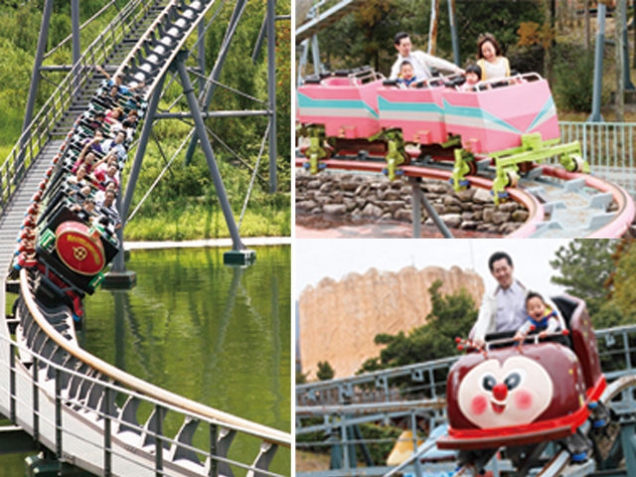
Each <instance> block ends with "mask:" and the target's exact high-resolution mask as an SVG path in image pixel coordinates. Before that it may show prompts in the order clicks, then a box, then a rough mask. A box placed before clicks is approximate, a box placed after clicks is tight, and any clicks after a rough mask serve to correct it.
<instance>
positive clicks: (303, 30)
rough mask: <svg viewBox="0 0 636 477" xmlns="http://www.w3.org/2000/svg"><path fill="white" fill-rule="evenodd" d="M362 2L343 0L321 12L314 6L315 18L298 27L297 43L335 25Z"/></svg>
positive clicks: (358, 0) (360, 0) (359, 0)
mask: <svg viewBox="0 0 636 477" xmlns="http://www.w3.org/2000/svg"><path fill="white" fill-rule="evenodd" d="M321 3H325V2H321ZM362 3H363V1H362V0H342V1H340V2H338V3H337V4H335V5H333V6H332V7H330V8H328V9H327V10H325V11H324V12H320V11H318V8H317V7H314V8H315V9H316V10H315V15H314V18H312V19H310V20H309V21H307V22H305V23H303V24H302V25H300V26H299V27H298V28H296V35H295V39H296V43H300V42H301V41H303V40H305V39H306V38H309V37H311V36H313V35H315V34H316V33H318V32H319V31H321V30H324V29H325V28H327V27H329V26H330V25H333V24H334V23H336V22H337V21H338V20H340V19H341V18H342V17H344V16H345V15H348V14H349V13H351V12H352V11H353V10H354V9H355V8H356V7H357V6H358V5H361V4H362Z"/></svg>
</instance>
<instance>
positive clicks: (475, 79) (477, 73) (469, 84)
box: [460, 64, 481, 91]
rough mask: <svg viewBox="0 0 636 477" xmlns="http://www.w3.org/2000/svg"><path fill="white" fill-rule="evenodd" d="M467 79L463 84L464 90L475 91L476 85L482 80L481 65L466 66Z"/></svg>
mask: <svg viewBox="0 0 636 477" xmlns="http://www.w3.org/2000/svg"><path fill="white" fill-rule="evenodd" d="M464 76H465V77H466V81H465V82H464V84H463V85H462V86H461V88H460V89H461V90H462V91H474V90H475V85H476V84H477V83H479V82H480V81H481V68H480V67H479V65H475V64H472V65H468V67H466V74H465V75H464Z"/></svg>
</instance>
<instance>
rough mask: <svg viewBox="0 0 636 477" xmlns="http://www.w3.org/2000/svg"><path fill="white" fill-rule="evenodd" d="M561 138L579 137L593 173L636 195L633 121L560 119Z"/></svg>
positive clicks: (572, 139) (635, 153)
mask: <svg viewBox="0 0 636 477" xmlns="http://www.w3.org/2000/svg"><path fill="white" fill-rule="evenodd" d="M559 124H560V127H561V139H562V140H563V141H564V142H571V141H579V142H580V143H581V151H582V153H583V158H584V159H586V160H587V162H588V163H589V165H590V168H591V169H592V174H594V175H596V176H598V177H601V178H603V179H606V180H608V181H610V182H613V183H615V184H618V185H620V186H621V187H623V188H624V189H625V190H627V192H628V193H629V194H630V195H631V196H632V197H636V168H635V167H636V164H635V160H636V123H587V122H575V121H560V122H559Z"/></svg>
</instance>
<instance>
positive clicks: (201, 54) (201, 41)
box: [197, 22, 205, 91]
mask: <svg viewBox="0 0 636 477" xmlns="http://www.w3.org/2000/svg"><path fill="white" fill-rule="evenodd" d="M197 34H198V38H197V42H198V43H197V45H198V46H197V58H198V61H199V70H200V71H201V76H200V77H199V91H203V89H204V88H205V25H204V22H199V25H198V26H197Z"/></svg>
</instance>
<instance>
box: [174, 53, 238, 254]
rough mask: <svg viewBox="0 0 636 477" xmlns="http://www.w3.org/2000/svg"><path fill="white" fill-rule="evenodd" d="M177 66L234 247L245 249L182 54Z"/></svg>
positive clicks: (235, 248) (177, 59)
mask: <svg viewBox="0 0 636 477" xmlns="http://www.w3.org/2000/svg"><path fill="white" fill-rule="evenodd" d="M176 67H177V70H178V71H179V78H180V80H181V85H182V86H183V92H184V94H185V96H186V99H187V100H188V105H189V107H190V111H191V112H192V116H193V119H194V123H195V127H196V130H197V132H198V134H199V139H200V140H201V148H202V149H203V153H204V154H205V159H206V161H207V163H208V167H209V168H210V173H211V174H212V181H213V182H214V187H215V188H216V194H217V196H218V197H219V202H220V203H221V209H222V211H223V215H224V217H225V222H226V224H227V227H228V229H229V232H230V236H231V237H232V249H233V250H245V245H243V242H242V241H241V237H240V236H239V232H238V227H237V226H236V221H235V220H234V214H233V213H232V208H231V207H230V201H229V200H228V198H227V193H226V192H225V186H224V185H223V180H222V179H221V174H220V172H219V168H218V166H217V164H216V159H215V157H214V151H213V150H212V146H211V145H210V140H209V139H208V136H207V133H206V130H205V123H204V122H203V117H202V116H201V110H200V108H199V102H198V101H197V98H196V96H195V94H194V88H193V87H192V83H191V82H190V77H189V76H188V71H187V70H186V66H185V64H184V62H183V57H182V56H181V57H179V56H177V58H176Z"/></svg>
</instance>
